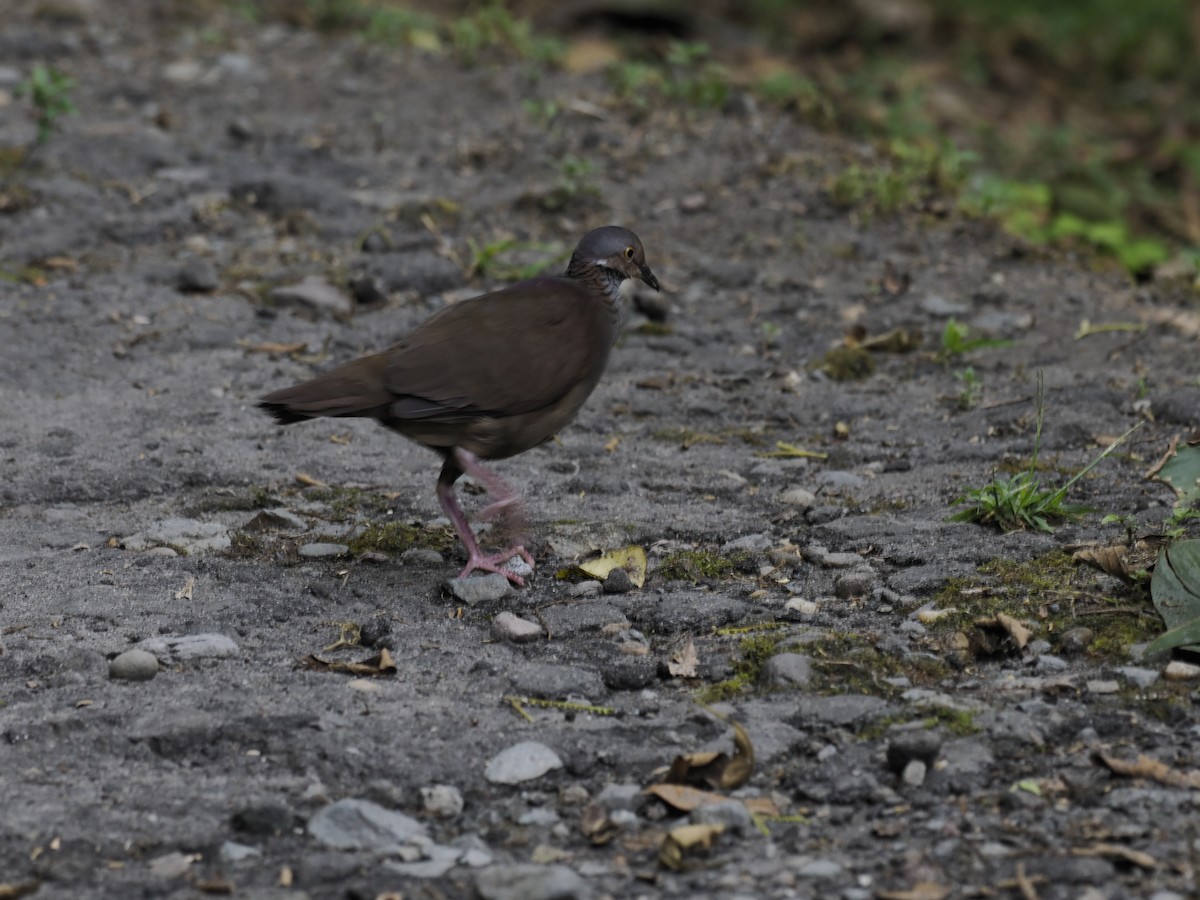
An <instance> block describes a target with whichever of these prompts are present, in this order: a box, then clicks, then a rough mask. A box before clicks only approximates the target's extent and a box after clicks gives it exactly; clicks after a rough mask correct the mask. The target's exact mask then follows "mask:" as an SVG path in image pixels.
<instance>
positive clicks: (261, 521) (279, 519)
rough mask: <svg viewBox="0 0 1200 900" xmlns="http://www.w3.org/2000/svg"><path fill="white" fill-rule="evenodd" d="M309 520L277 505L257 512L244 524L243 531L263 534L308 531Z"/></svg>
mask: <svg viewBox="0 0 1200 900" xmlns="http://www.w3.org/2000/svg"><path fill="white" fill-rule="evenodd" d="M307 530H308V521H307V520H305V519H302V518H301V517H300V516H298V515H296V514H295V513H294V512H292V511H290V510H287V509H283V508H282V507H277V508H275V509H264V510H261V511H260V512H258V513H255V515H254V518H252V519H251V520H250V521H249V522H247V523H246V524H245V525H243V526H242V531H246V532H249V533H251V534H261V533H263V532H266V531H307Z"/></svg>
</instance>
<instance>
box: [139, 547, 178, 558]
mask: <svg viewBox="0 0 1200 900" xmlns="http://www.w3.org/2000/svg"><path fill="white" fill-rule="evenodd" d="M142 556H149V557H151V558H157V559H175V558H177V557H178V556H179V553H178V551H176V550H175V548H174V547H151V548H150V549H149V550H147V551H146V552H145V553H143V554H142Z"/></svg>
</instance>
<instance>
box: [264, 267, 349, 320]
mask: <svg viewBox="0 0 1200 900" xmlns="http://www.w3.org/2000/svg"><path fill="white" fill-rule="evenodd" d="M271 299H272V300H274V301H275V303H277V304H278V305H280V306H289V307H293V308H295V309H300V310H303V311H305V312H309V313H316V314H327V315H334V316H345V315H349V314H350V313H352V312H354V302H353V301H352V300H351V298H350V297H348V296H347V295H346V294H344V293H342V292H341V291H340V290H338V289H337V288H335V287H334V286H333V285H331V284H330V283H329V282H328V281H326V280H325V279H324V278H322V277H320V276H319V275H309V276H308V277H307V278H305V279H304V280H303V281H301V282H300V283H299V284H289V285H283V286H282V287H277V288H275V289H273V290H272V291H271Z"/></svg>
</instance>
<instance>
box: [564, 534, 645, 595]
mask: <svg viewBox="0 0 1200 900" xmlns="http://www.w3.org/2000/svg"><path fill="white" fill-rule="evenodd" d="M575 568H577V569H579V571H581V572H583V573H584V574H585V575H589V576H591V577H592V578H596V579H598V580H600V581H603V580H604V579H605V578H607V577H608V573H609V572H611V571H612V570H613V569H624V570H625V573H626V574H627V575H628V576H629V580H630V581H632V582H633V584H634V586H635V587H639V588H640V587H641V586H642V585H644V584H645V583H646V551H645V550H643V549H642V548H641V547H639V546H637V545H636V544H631V545H630V546H628V547H624V548H622V549H620V550H611V551H609V552H608V553H605V554H604V555H603V556H600V557H597V558H596V559H589V560H588V561H587V562H581V563H580V564H579V565H577V566H576V567H575Z"/></svg>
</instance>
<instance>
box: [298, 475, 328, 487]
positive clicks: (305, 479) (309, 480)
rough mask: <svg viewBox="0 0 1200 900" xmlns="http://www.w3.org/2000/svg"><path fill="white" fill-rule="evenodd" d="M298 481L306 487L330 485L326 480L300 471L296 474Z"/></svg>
mask: <svg viewBox="0 0 1200 900" xmlns="http://www.w3.org/2000/svg"><path fill="white" fill-rule="evenodd" d="M296 483H297V484H302V485H304V486H305V487H329V485H327V484H326V483H325V482H323V481H318V480H317V479H315V478H313V477H312V476H311V475H305V474H304V473H303V472H298V473H297V474H296Z"/></svg>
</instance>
